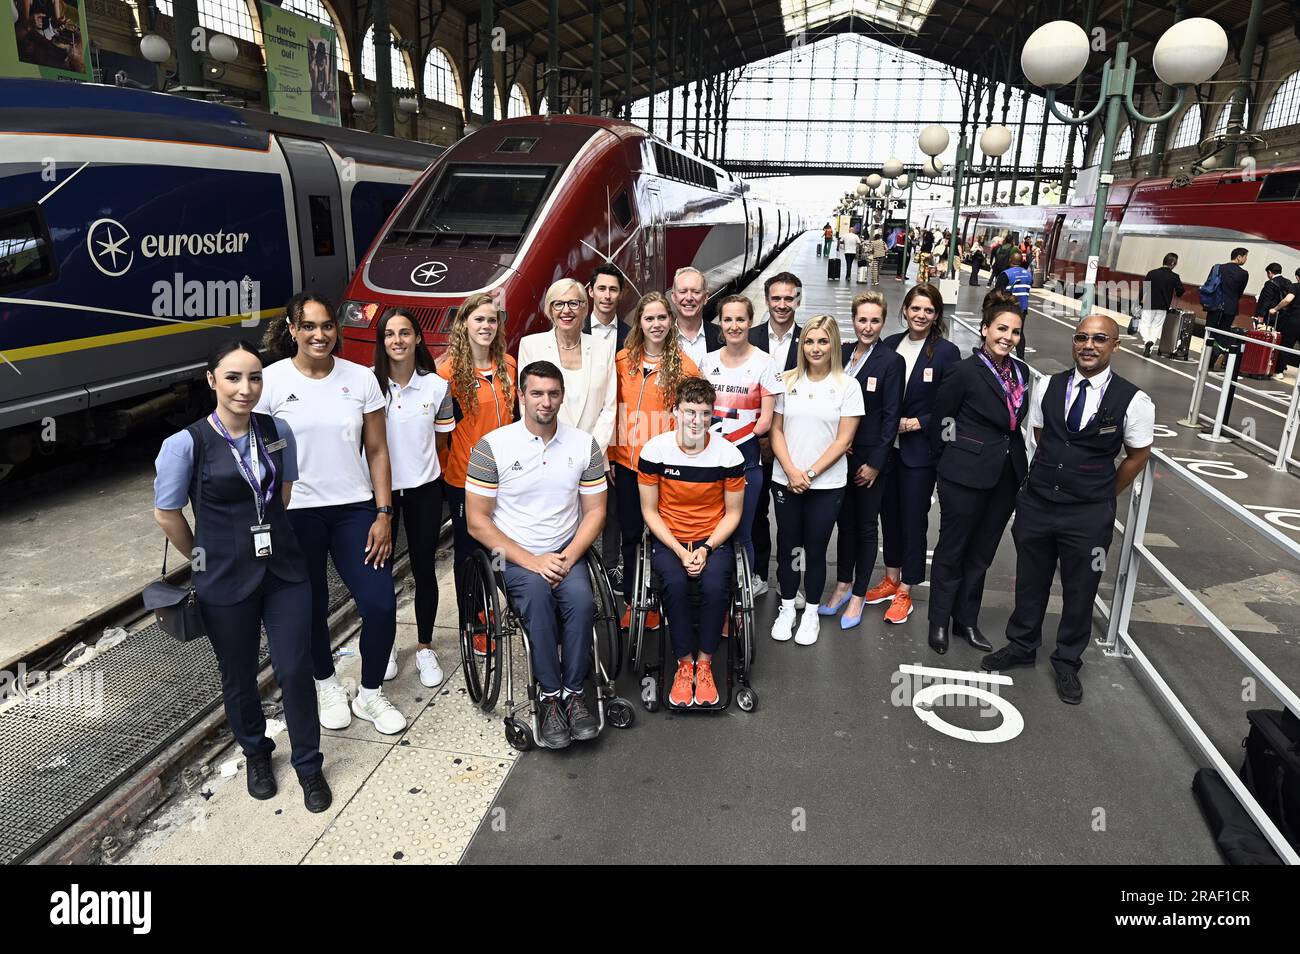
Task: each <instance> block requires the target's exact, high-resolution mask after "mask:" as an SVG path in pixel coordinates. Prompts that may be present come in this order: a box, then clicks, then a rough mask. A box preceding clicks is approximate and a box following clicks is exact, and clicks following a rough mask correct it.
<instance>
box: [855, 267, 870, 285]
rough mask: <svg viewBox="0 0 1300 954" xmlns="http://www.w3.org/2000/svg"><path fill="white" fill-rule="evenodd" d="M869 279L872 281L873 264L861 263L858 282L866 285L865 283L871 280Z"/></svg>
mask: <svg viewBox="0 0 1300 954" xmlns="http://www.w3.org/2000/svg"><path fill="white" fill-rule="evenodd" d="M869 281H871V265H870V264H867V265H859V266H858V284H859V285H865V284H866V283H867V282H869Z"/></svg>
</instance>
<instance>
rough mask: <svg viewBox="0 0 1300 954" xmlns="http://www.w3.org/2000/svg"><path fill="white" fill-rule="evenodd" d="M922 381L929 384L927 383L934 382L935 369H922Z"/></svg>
mask: <svg viewBox="0 0 1300 954" xmlns="http://www.w3.org/2000/svg"><path fill="white" fill-rule="evenodd" d="M921 380H922V381H925V382H927V383H928V382H930V381H933V380H934V368H923V369H921Z"/></svg>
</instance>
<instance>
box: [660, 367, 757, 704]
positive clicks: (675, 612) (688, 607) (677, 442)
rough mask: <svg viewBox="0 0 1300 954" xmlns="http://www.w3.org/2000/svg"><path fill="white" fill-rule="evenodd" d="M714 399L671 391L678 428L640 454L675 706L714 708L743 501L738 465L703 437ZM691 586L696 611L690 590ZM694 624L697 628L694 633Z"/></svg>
mask: <svg viewBox="0 0 1300 954" xmlns="http://www.w3.org/2000/svg"><path fill="white" fill-rule="evenodd" d="M715 398H716V394H715V392H714V390H713V386H712V385H711V384H709V382H707V381H705V380H704V379H703V378H687V379H686V380H685V381H683V382H682V383H681V384H679V385H678V386H677V393H676V402H675V409H674V410H675V414H676V418H677V427H676V429H675V430H673V431H668V432H665V433H663V434H660V435H658V436H657V437H653V438H651V439H650V441H649V442H648V443H646V445H645V447H643V448H642V449H641V460H640V464H639V475H638V483H639V484H640V490H641V515H642V517H643V518H644V519H645V522H646V526H647V527H648V528H649V530H650V532H651V533H652V534H653V535H654V538H655V543H654V553H653V556H652V557H651V563H652V565H653V567H654V570H655V572H656V573H658V574H659V576H660V577H661V578H662V579H663V583H664V593H663V605H664V610H665V612H666V613H667V615H668V628H669V631H670V633H671V634H672V642H673V656H674V657H675V658H676V659H677V674H676V676H675V677H674V679H673V686H672V690H671V691H670V692H669V695H668V700H669V702H671V703H672V704H673V705H675V706H689V705H691V703H692V702H694V704H695V705H697V706H712V705H717V703H718V698H719V697H718V687H717V683H716V682H715V680H714V678H713V655H714V653H715V652H716V651H717V648H718V643H719V642H721V640H722V624H723V621H724V620H725V618H726V615H727V609H728V606H729V600H730V592H731V588H730V587H731V574H732V570H733V567H734V565H735V556H734V554H733V553H732V550H731V543H730V542H729V541H730V540H731V537H732V534H734V533H735V532H736V528H737V527H738V526H739V525H740V516H741V511H742V509H743V507H744V502H745V458H744V455H743V454H742V453H741V452H740V450H739V449H737V447H736V446H735V445H734V444H732V443H731V442H730V441H728V440H725V439H723V438H722V437H720V436H718V435H716V434H714V435H711V434H710V433H709V425H710V421H711V420H712V415H713V404H714V400H715ZM695 587H698V591H699V603H700V605H699V607H698V611H697V608H696V607H695V606H693V605H692V604H693V600H692V595H691V590H692V589H693V588H695ZM697 624H698V626H697Z"/></svg>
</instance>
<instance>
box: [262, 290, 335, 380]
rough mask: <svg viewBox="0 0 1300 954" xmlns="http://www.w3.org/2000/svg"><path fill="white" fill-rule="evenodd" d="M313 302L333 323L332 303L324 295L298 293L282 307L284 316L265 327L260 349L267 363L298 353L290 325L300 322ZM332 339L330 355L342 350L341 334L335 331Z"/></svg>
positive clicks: (310, 292)
mask: <svg viewBox="0 0 1300 954" xmlns="http://www.w3.org/2000/svg"><path fill="white" fill-rule="evenodd" d="M312 302H315V303H316V304H318V305H320V306H321V307H322V308H324V309H325V311H326V312H328V314H329V320H330V321H334V320H335V319H334V303H333V302H332V301H330V300H329V299H328V298H326V297H325V296H324V295H318V294H316V292H313V291H305V292H299V293H298V294H296V295H294V296H293V297H292V298H290V299H289V301H288V302H287V303H285V306H284V314H283V315H281V316H280V317H278V318H273V319H271V322H270V324H268V325H267V326H266V332H265V334H263V336H262V348H263V349H265V351H266V352H267V357H268V361H267V363H268V364H270V363H271V362H272V361H279V360H280V359H281V358H292V357H293V356H294V355H295V354H297V353H298V345H297V343H296V342H295V341H294V340H293V331H292V330H291V329H290V327H289V326H290V325H296V324H298V323H299V322H301V321H302V313H303V311H304V309H305V308H306V307H307V305H308V304H310V303H312ZM335 333H336V337H335V339H334V350H333V352H331V353H332V354H338V353H339V352H340V351H342V350H343V334H342V332H340V331H338V330H337V329H336V331H335Z"/></svg>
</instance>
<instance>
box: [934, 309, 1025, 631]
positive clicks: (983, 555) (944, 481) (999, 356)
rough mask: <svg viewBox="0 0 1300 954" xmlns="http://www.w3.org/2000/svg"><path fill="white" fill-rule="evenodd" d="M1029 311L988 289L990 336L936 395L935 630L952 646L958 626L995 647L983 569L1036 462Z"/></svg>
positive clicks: (986, 330)
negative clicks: (1029, 426)
mask: <svg viewBox="0 0 1300 954" xmlns="http://www.w3.org/2000/svg"><path fill="white" fill-rule="evenodd" d="M1022 320H1023V319H1022V317H1021V314H1020V305H1019V303H1018V302H1017V301H1016V300H1015V299H1014V298H1012V297H1011V296H1010V295H1008V294H1007V293H1006V292H1003V291H993V292H990V293H989V295H988V297H987V298H986V299H985V305H984V316H983V318H982V319H981V321H980V335H981V337H982V338H983V342H982V343H981V344H980V346H979V347H978V348H976V349H975V352H974V354H972V355H971V356H970V357H968V358H966V359H965V360H963V361H959V362H958V363H957V364H956V365H954V366H953V367H952V369H951V370H949V372H948V373H947V374H946V375H945V376H944V379H943V383H942V384H940V385H939V395H938V397H936V398H935V401H934V416H933V420H934V421H935V424H934V425H933V426H932V427H931V428H930V445H931V447H932V448H933V449H934V455H935V459H936V460H937V461H938V468H937V472H938V478H939V542H938V543H937V544H936V545H935V548H934V560H933V562H932V563H931V565H930V606H929V616H930V636H929V639H930V648H931V649H933V650H934V651H935V652H937V653H946V652H947V651H948V637H949V634H950V633H951V632H956V634H957V635H958V636H960V637H962V638H963V639H965V640H966V642H968V643H970V644H971V645H972V646H973V647H975V648H976V649H978V650H981V651H982V652H986V653H987V652H991V651H992V649H993V646H992V645H991V644H990V643H989V641H988V640H987V639H985V638H984V634H983V633H981V632H980V629H979V615H980V607H981V605H982V604H983V599H984V574H985V573H986V572H987V571H988V568H989V565H990V564H991V563H992V562H993V558H994V557H995V556H996V555H997V552H998V543H999V542H1000V541H1001V540H1002V531H1003V530H1005V529H1006V526H1007V521H1008V520H1010V519H1011V511H1012V510H1014V509H1015V506H1016V489H1017V488H1018V487H1019V486H1020V485H1021V483H1023V482H1024V479H1025V472H1026V470H1027V469H1028V466H1029V465H1028V462H1027V460H1026V457H1025V438H1024V435H1023V434H1022V433H1021V430H1020V428H1021V425H1022V424H1023V423H1024V420H1025V418H1026V416H1028V413H1029V385H1030V378H1029V369H1028V368H1027V367H1026V366H1025V365H1024V364H1022V363H1021V362H1019V361H1017V360H1016V358H1015V357H1014V356H1013V355H1012V353H1011V352H1012V351H1013V350H1014V349H1015V346H1016V343H1017V342H1018V341H1019V340H1020V329H1021V327H1022V325H1021V322H1022ZM950 623H951V626H952V629H951V630H950V629H949V624H950Z"/></svg>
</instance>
